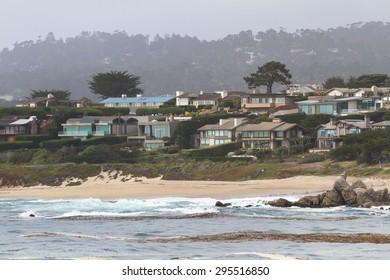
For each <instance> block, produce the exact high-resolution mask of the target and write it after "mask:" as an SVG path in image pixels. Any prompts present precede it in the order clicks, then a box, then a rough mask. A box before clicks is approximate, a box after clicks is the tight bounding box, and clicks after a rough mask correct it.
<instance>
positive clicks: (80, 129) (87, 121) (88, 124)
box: [58, 116, 179, 149]
mask: <svg viewBox="0 0 390 280" xmlns="http://www.w3.org/2000/svg"><path fill="white" fill-rule="evenodd" d="M178 122H179V121H177V120H174V119H173V117H172V116H171V117H165V116H84V117H82V118H71V119H68V120H67V121H66V123H64V124H62V127H63V130H62V131H60V132H59V133H58V136H60V137H61V138H79V139H81V140H86V139H88V138H90V137H96V136H100V137H103V136H109V135H117V136H127V142H128V143H133V144H134V143H139V144H140V145H142V146H143V147H145V148H147V149H151V148H157V147H162V146H164V145H165V144H166V143H167V142H169V138H170V137H172V136H173V133H174V131H175V128H176V126H177V124H178Z"/></svg>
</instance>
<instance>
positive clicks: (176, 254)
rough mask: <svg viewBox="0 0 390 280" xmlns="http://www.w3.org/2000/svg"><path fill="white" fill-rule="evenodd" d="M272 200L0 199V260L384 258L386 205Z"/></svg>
mask: <svg viewBox="0 0 390 280" xmlns="http://www.w3.org/2000/svg"><path fill="white" fill-rule="evenodd" d="M285 198H287V199H289V200H292V201H293V200H297V199H298V197H292V196H290V197H285ZM273 199H275V197H256V198H239V199H228V200H226V201H223V202H225V203H226V202H229V203H231V206H228V207H215V203H216V200H215V199H211V198H179V197H171V198H153V199H119V200H102V199H92V198H91V199H72V200H42V199H0V259H2V260H7V259H38V260H50V259H60V260H62V259H65V260H66V259H114V260H125V259H129V260H144V259H158V260H168V259H190V260H193V259H200V260H224V259H227V260H234V259H237V260H244V259H246V260H254V259H264V260H269V259H311V260H336V259H343V260H346V259H348V260H363V259H364V260H365V259H370V260H378V259H382V260H388V259H390V244H389V243H388V242H387V243H386V242H385V244H379V243H381V242H382V241H381V240H382V239H381V238H382V237H387V238H389V237H388V234H389V233H390V210H388V208H389V207H388V206H387V207H382V208H381V207H373V208H369V209H363V208H348V207H335V208H322V209H309V208H296V207H292V208H275V207H271V206H268V205H266V204H265V202H266V201H269V200H273ZM359 238H361V239H359ZM375 240H376V241H375ZM378 240H379V241H378ZM375 242H376V243H375Z"/></svg>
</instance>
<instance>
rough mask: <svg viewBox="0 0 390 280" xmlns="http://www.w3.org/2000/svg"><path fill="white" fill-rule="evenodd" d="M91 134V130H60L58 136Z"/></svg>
mask: <svg viewBox="0 0 390 280" xmlns="http://www.w3.org/2000/svg"><path fill="white" fill-rule="evenodd" d="M89 135H92V132H91V131H59V132H58V136H59V137H80V136H82V137H88V136H89Z"/></svg>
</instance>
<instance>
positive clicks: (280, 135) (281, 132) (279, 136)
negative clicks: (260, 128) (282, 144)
mask: <svg viewBox="0 0 390 280" xmlns="http://www.w3.org/2000/svg"><path fill="white" fill-rule="evenodd" d="M276 137H277V138H283V137H284V131H277V132H276Z"/></svg>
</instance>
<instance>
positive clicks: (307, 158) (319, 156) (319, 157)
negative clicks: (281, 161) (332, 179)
mask: <svg viewBox="0 0 390 280" xmlns="http://www.w3.org/2000/svg"><path fill="white" fill-rule="evenodd" d="M324 160H326V154H324V153H314V154H305V155H303V156H302V157H300V158H299V159H298V161H297V162H298V163H299V164H304V163H313V162H320V161H324Z"/></svg>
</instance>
